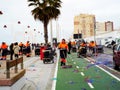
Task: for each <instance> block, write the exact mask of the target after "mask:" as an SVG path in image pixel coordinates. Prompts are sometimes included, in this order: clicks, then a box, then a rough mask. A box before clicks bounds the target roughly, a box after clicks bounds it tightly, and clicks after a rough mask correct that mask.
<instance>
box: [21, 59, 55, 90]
mask: <svg viewBox="0 0 120 90" xmlns="http://www.w3.org/2000/svg"><path fill="white" fill-rule="evenodd" d="M24 65H25V66H24V67H25V68H26V74H25V79H26V84H25V86H24V87H23V88H22V90H51V87H52V78H53V75H54V70H55V65H56V64H55V63H54V64H51V63H48V64H43V61H42V60H39V57H32V58H30V59H29V60H27V61H25V62H24Z"/></svg>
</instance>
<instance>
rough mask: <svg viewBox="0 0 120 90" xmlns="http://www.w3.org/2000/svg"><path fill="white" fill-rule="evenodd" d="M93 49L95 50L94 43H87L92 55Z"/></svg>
mask: <svg viewBox="0 0 120 90" xmlns="http://www.w3.org/2000/svg"><path fill="white" fill-rule="evenodd" d="M95 49H96V43H95V42H94V41H91V42H90V43H89V51H92V54H94V53H95Z"/></svg>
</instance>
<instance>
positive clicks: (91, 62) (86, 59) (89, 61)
mask: <svg viewBox="0 0 120 90" xmlns="http://www.w3.org/2000/svg"><path fill="white" fill-rule="evenodd" d="M85 59H86V60H87V61H89V62H90V60H88V59H87V58H85ZM91 63H93V62H91ZM94 64H95V63H94ZM95 66H96V67H98V68H99V69H101V70H102V71H104V72H106V73H107V74H108V75H110V76H111V77H113V78H115V79H116V80H118V81H120V79H119V78H118V77H116V76H115V75H113V74H111V73H110V72H108V71H107V70H105V69H103V68H102V67H100V66H98V65H95Z"/></svg>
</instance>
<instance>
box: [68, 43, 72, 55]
mask: <svg viewBox="0 0 120 90" xmlns="http://www.w3.org/2000/svg"><path fill="white" fill-rule="evenodd" d="M71 48H72V44H71V41H69V42H68V54H70V53H71Z"/></svg>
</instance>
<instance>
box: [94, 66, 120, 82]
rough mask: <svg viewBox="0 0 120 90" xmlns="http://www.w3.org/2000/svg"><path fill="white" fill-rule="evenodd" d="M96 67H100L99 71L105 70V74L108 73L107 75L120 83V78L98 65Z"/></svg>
mask: <svg viewBox="0 0 120 90" xmlns="http://www.w3.org/2000/svg"><path fill="white" fill-rule="evenodd" d="M95 66H96V67H98V68H99V69H101V70H103V71H104V72H106V73H107V74H109V75H110V76H111V77H113V78H115V79H116V80H118V81H120V79H119V78H118V77H116V76H115V75H113V74H111V73H110V72H108V71H106V70H105V69H103V68H101V67H100V66H98V65H95Z"/></svg>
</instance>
